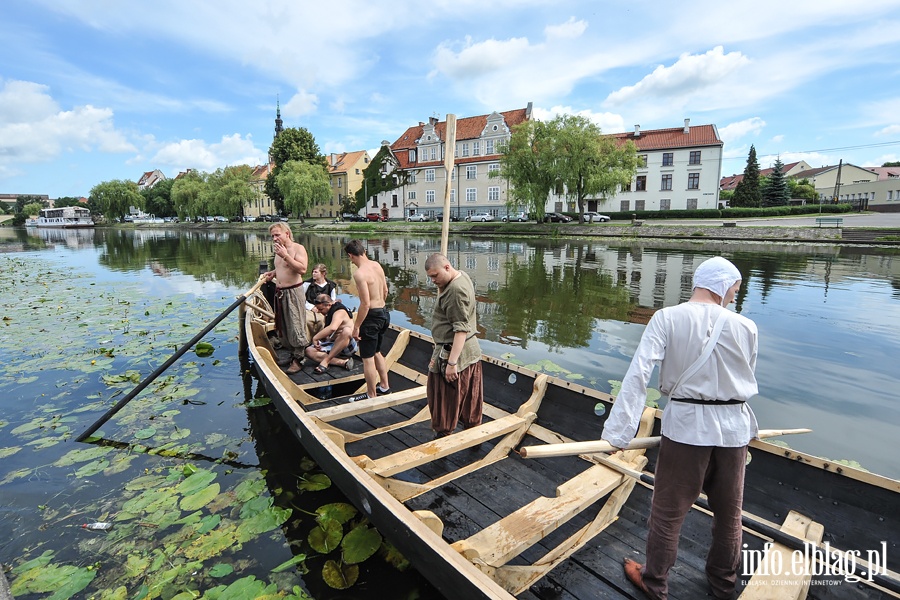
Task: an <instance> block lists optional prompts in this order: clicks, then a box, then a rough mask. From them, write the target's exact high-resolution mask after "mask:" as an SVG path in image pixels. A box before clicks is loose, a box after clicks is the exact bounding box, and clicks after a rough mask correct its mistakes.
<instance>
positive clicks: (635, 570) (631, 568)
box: [625, 558, 652, 598]
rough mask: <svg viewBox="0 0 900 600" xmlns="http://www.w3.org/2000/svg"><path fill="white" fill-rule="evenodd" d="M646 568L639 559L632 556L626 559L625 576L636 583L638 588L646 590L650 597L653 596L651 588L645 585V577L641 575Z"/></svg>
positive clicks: (645, 593)
mask: <svg viewBox="0 0 900 600" xmlns="http://www.w3.org/2000/svg"><path fill="white" fill-rule="evenodd" d="M643 568H644V565H642V564H640V563H639V562H637V561H634V560H631V559H630V558H626V559H625V577H626V578H627V579H628V581H630V582H631V583H633V584H634V586H635V587H636V588H638V589H639V590H641V591H642V592H644V595H645V596H647V597H648V598H652V596H651V595H650V590H648V589H647V586H646V585H644V578H643V576H642V575H641V570H642V569H643Z"/></svg>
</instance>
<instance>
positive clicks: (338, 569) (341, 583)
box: [322, 560, 359, 590]
mask: <svg viewBox="0 0 900 600" xmlns="http://www.w3.org/2000/svg"><path fill="white" fill-rule="evenodd" d="M322 579H324V580H325V583H327V584H328V586H329V587H332V588H334V589H336V590H346V589H347V588H349V587H351V586H353V584H355V583H356V580H357V579H359V565H342V564H340V563H338V562H337V561H334V560H329V561H326V562H325V566H323V567H322Z"/></svg>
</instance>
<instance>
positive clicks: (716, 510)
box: [643, 436, 747, 599]
mask: <svg viewBox="0 0 900 600" xmlns="http://www.w3.org/2000/svg"><path fill="white" fill-rule="evenodd" d="M746 461H747V447H746V446H743V447H740V448H719V447H716V446H691V445H689V444H681V443H679V442H674V441H672V440H670V439H669V438H667V437H665V436H664V437H663V438H662V442H661V443H660V446H659V458H658V459H657V462H656V483H655V485H654V487H653V503H652V507H651V510H650V520H649V523H648V527H649V533H648V534H647V563H646V565H644V571H643V579H644V585H646V586H647V589H648V590H649V591H650V595H651V596H652V597H654V598H660V599H665V598H666V597H667V594H668V583H667V581H666V580H667V578H668V575H669V569H671V568H672V566H673V565H674V564H675V559H676V558H677V556H678V537H679V534H680V533H681V525H682V523H684V519H685V517H686V516H687V513H688V511H689V510H690V508H691V505H692V504H693V502H694V500H696V499H697V497H698V496H699V495H700V492H701V491H703V492H705V493H706V495H707V497H708V499H709V506H710V508H711V509H712V511H713V522H712V546H711V547H710V549H709V554H707V557H706V578H707V580H708V581H709V585H710V587H711V588H712V592H713V595H714V596H715V597H717V598H730V597H731V595H732V593H733V592H734V586H735V581H736V580H737V566H738V561H739V560H740V551H741V505H742V503H743V499H744V467H745V465H746Z"/></svg>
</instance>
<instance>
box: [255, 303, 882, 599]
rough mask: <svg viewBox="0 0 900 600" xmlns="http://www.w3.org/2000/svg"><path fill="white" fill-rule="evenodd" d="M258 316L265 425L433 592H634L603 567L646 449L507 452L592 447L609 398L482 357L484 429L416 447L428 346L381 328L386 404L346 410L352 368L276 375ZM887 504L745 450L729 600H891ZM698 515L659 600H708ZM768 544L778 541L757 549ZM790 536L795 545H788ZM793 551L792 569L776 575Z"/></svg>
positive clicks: (628, 524)
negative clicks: (270, 421)
mask: <svg viewBox="0 0 900 600" xmlns="http://www.w3.org/2000/svg"><path fill="white" fill-rule="evenodd" d="M271 313H272V311H271V308H270V307H269V306H268V304H267V303H266V301H265V299H264V298H263V297H262V295H260V294H257V295H255V296H253V297H252V298H251V299H250V300H249V301H248V303H247V308H246V315H245V318H244V320H243V327H244V332H245V334H246V339H247V341H248V346H249V350H250V353H251V355H252V357H253V360H254V362H255V365H256V370H257V372H258V374H259V376H260V379H261V381H262V382H263V384H264V385H265V387H266V389H267V391H268V393H269V395H270V397H271V398H272V400H273V402H274V404H275V405H276V406H277V408H278V411H279V413H280V415H281V416H282V418H283V419H284V420H285V421H286V422H287V423H288V425H289V426H290V428H291V430H292V431H293V432H294V435H295V436H296V437H297V438H298V439H299V440H300V442H301V443H302V444H303V445H304V447H305V448H306V449H307V451H308V452H309V453H310V455H311V456H312V458H313V459H314V460H315V461H316V462H317V463H318V464H319V465H320V467H322V469H323V470H324V471H325V472H326V473H327V474H328V475H329V476H330V477H331V478H332V480H334V482H335V483H336V484H337V485H338V486H339V487H340V488H341V489H342V491H343V492H344V494H345V495H346V496H347V497H348V498H349V500H350V501H351V502H353V503H354V504H355V505H356V506H357V508H359V509H360V510H361V511H362V512H363V513H364V514H365V515H366V516H367V517H368V518H369V519H371V521H372V522H373V523H374V524H375V525H376V526H377V527H378V528H379V530H380V531H381V532H382V533H383V534H385V536H386V537H387V538H388V539H389V540H390V541H391V542H392V543H393V544H394V545H395V546H397V547H398V548H399V549H400V550H401V551H402V552H403V553H404V554H405V555H406V557H407V558H408V559H409V560H410V561H411V562H412V563H413V564H414V565H416V566H417V568H418V569H419V570H420V572H422V573H423V574H424V575H425V576H426V577H427V578H428V579H429V580H430V581H431V582H432V583H433V584H434V585H435V586H436V587H437V588H438V589H439V590H441V591H442V592H443V593H444V595H446V596H447V597H448V598H467V599H468V598H505V599H509V598H511V597H519V598H545V597H555V598H571V599H575V598H585V599H587V598H633V597H642V595H641V593H640V592H639V591H638V590H637V589H636V588H634V587H633V586H632V585H631V584H630V583H629V582H628V581H627V580H626V579H625V577H624V574H623V572H622V566H621V561H622V558H623V557H633V558H636V559H640V558H641V557H642V556H643V552H644V545H645V541H646V529H647V526H646V519H647V517H648V515H649V511H650V497H651V494H652V478H651V477H650V475H651V474H652V472H653V467H654V464H655V456H656V451H655V449H653V448H650V449H646V450H644V449H636V450H628V451H626V452H623V453H619V454H617V455H615V456H614V457H608V456H607V455H603V454H580V455H569V456H558V457H552V458H546V459H539V460H533V459H526V458H522V456H520V454H518V453H517V452H515V449H516V448H520V447H522V446H529V447H530V446H539V445H542V444H557V443H568V442H576V441H585V440H591V439H595V438H597V437H599V433H600V431H601V430H602V426H603V422H604V420H605V418H606V415H607V414H608V413H609V408H610V406H611V403H612V402H613V400H614V398H613V397H612V396H610V395H609V394H604V393H602V392H598V391H596V390H593V389H590V388H586V387H584V386H581V385H579V384H577V383H573V382H570V381H564V380H560V379H557V378H554V377H550V376H547V375H546V374H540V373H536V372H534V371H531V370H529V369H526V368H523V367H520V366H517V365H513V364H510V363H508V362H506V361H503V360H500V359H496V358H491V357H483V359H482V360H483V364H482V366H483V373H484V392H485V407H484V415H485V421H484V424H483V425H481V426H479V427H475V428H472V429H469V430H465V431H457V432H455V433H453V434H452V435H449V436H447V437H444V438H440V439H433V435H432V432H431V430H430V417H429V413H428V407H427V404H426V402H425V380H426V372H427V363H428V360H429V359H430V357H431V344H432V342H431V340H430V338H429V337H428V336H425V335H422V334H419V333H416V332H413V331H409V330H405V329H400V328H393V329H392V330H391V331H390V333H389V336H388V337H389V340H388V341H389V343H390V349H389V351H386V353H385V358H386V362H387V364H388V368H389V370H390V387H391V393H390V394H387V395H384V396H380V397H378V398H372V399H366V400H362V401H359V402H349V400H348V396H350V395H352V394H355V393H357V392H359V391H361V390H362V389H364V379H363V375H362V372H361V368H360V367H358V366H357V368H356V369H355V370H353V371H350V372H347V371H344V370H335V369H332V370H331V371H330V372H326V373H324V374H316V373H314V371H313V367H314V366H315V365H314V364H307V365H305V366H304V368H303V370H302V371H301V372H299V373H297V374H295V375H290V376H289V375H287V374H286V373H284V372H283V371H282V370H281V369H280V368H279V367H278V366H277V365H276V363H275V361H276V358H277V352H276V350H275V349H274V348H273V347H272V345H271V343H270V339H269V333H270V331H271V328H272V327H271V316H272V314H271ZM660 415H661V413H660V412H659V411H657V410H655V409H647V410H646V411H645V413H644V417H643V419H642V422H641V426H640V430H639V433H638V435H639V436H642V437H644V436H650V435H658V433H659V417H660ZM898 500H900V482H897V481H895V480H892V479H888V478H885V477H881V476H878V475H874V474H870V473H866V472H863V471H859V470H856V469H852V468H849V467H844V466H841V465H836V464H832V463H831V462H830V461H827V460H823V459H820V458H816V457H813V456H810V455H806V454H802V453H798V452H795V451H793V450H790V449H789V448H787V447H784V446H778V445H775V444H773V443H770V442H766V441H754V442H753V443H752V444H751V460H750V462H749V464H748V466H747V473H746V484H745V497H744V511H745V514H746V515H747V519H746V520H745V525H746V528H745V533H744V540H743V542H744V544H745V546H744V548H745V550H744V552H743V553H742V561H745V563H744V564H742V565H740V566H739V579H740V581H739V584H738V587H739V589H740V590H743V597H745V598H782V597H785V598H787V597H794V598H798V597H804V596H805V594H806V593H807V591H809V590H812V591H811V592H810V593H812V595H813V596H814V597H818V598H887V597H895V596H896V593H897V591H898V588H897V587H896V584H897V578H898V576H897V568H898V562H897V548H896V544H897V541H898V540H900V517H898V515H897V510H896V508H897V507H898V506H900V503H898ZM702 505H703V502H702V499H701V501H700V502H698V504H697V505H695V507H694V509H692V510H691V512H690V514H689V515H688V518H687V519H686V521H685V525H684V528H683V530H682V543H681V544H680V547H679V558H678V562H677V563H676V566H675V568H674V569H673V572H672V574H671V576H670V581H669V586H670V589H669V597H670V598H683V599H688V600H693V599H696V598H705V597H708V595H709V589H708V586H707V583H706V576H705V573H704V565H705V560H706V556H705V555H706V550H707V548H708V541H709V536H710V533H709V532H710V527H711V520H712V518H711V516H710V514H709V512H708V510H706V509H704V508H703V506H702ZM754 528H755V529H757V530H759V531H761V532H762V533H763V534H765V535H763V534H760V533H758V532H757V531H754ZM782 533H783V534H785V535H782ZM773 537H774V539H775V540H776V541H778V542H779V543H776V544H775V545H774V546H771V547H769V548H766V544H767V542H769V541H770V540H771V539H772V538H773ZM798 541H799V542H800V544H801V545H800V546H799V548H800V549H799V550H798V549H796V548H793V547H791V546H790V545H788V544H791V543H796V542H798ZM825 544H827V546H828V548H829V549H830V550H832V551H833V552H834V551H836V553H834V554H832V555H831V556H833V557H836V558H833V559H831V558H828V559H826V558H824V557H819V558H817V557H816V553H815V550H814V549H815V548H817V547H820V546H823V545H825ZM807 547H808V548H809V551H808V552H806V551H805V549H806V548H807ZM764 551H766V552H765V553H764ZM797 552H800V553H801V554H800V555H799V563H797V564H798V565H800V567H798V568H793V569H792V568H791V567H790V565H791V564H792V562H791V561H792V559H793V558H794V557H795V556H797V555H796V553H797ZM779 553H780V554H779ZM776 556H777V557H781V558H780V559H779V560H781V563H780V564H781V568H780V569H776V563H775V560H776ZM851 558H852V559H853V560H852V562H853V564H852V565H851V564H850V563H851ZM804 561H805V562H804ZM801 567H802V568H801ZM755 571H756V572H757V573H756V574H754V572H755ZM762 571H768V573H767V574H766V573H763V572H762ZM776 571H777V572H776ZM788 592H791V593H792V594H793V595H787V593H788Z"/></svg>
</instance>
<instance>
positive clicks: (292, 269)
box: [266, 221, 309, 373]
mask: <svg viewBox="0 0 900 600" xmlns="http://www.w3.org/2000/svg"><path fill="white" fill-rule="evenodd" d="M269 233H270V234H271V235H272V242H273V243H274V245H275V270H274V271H269V272H268V273H266V278H267V280H268V281H271V280H272V279H273V278H274V279H275V280H276V284H277V287H276V288H275V307H274V308H275V330H276V331H277V332H278V335H279V337H280V338H281V346H282V348H284V349H286V350H287V351H288V352H290V358H288V359H286V360H284V361H279V362H278V365H279V366H281V367H287V368H286V369H285V373H296V372H298V371H299V370H300V369H301V368H302V366H303V355H304V350H305V349H306V347H307V346H308V345H309V338H308V337H307V333H306V298H305V296H304V295H303V289H302V287H303V275H304V274H306V265H307V260H308V259H307V256H306V248H304V247H303V244H299V243H297V242H295V241H294V237H293V235H292V234H291V228H290V227H288V224H287V223H284V222H281V221H279V222H278V223H272V225H271V226H270V227H269Z"/></svg>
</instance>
